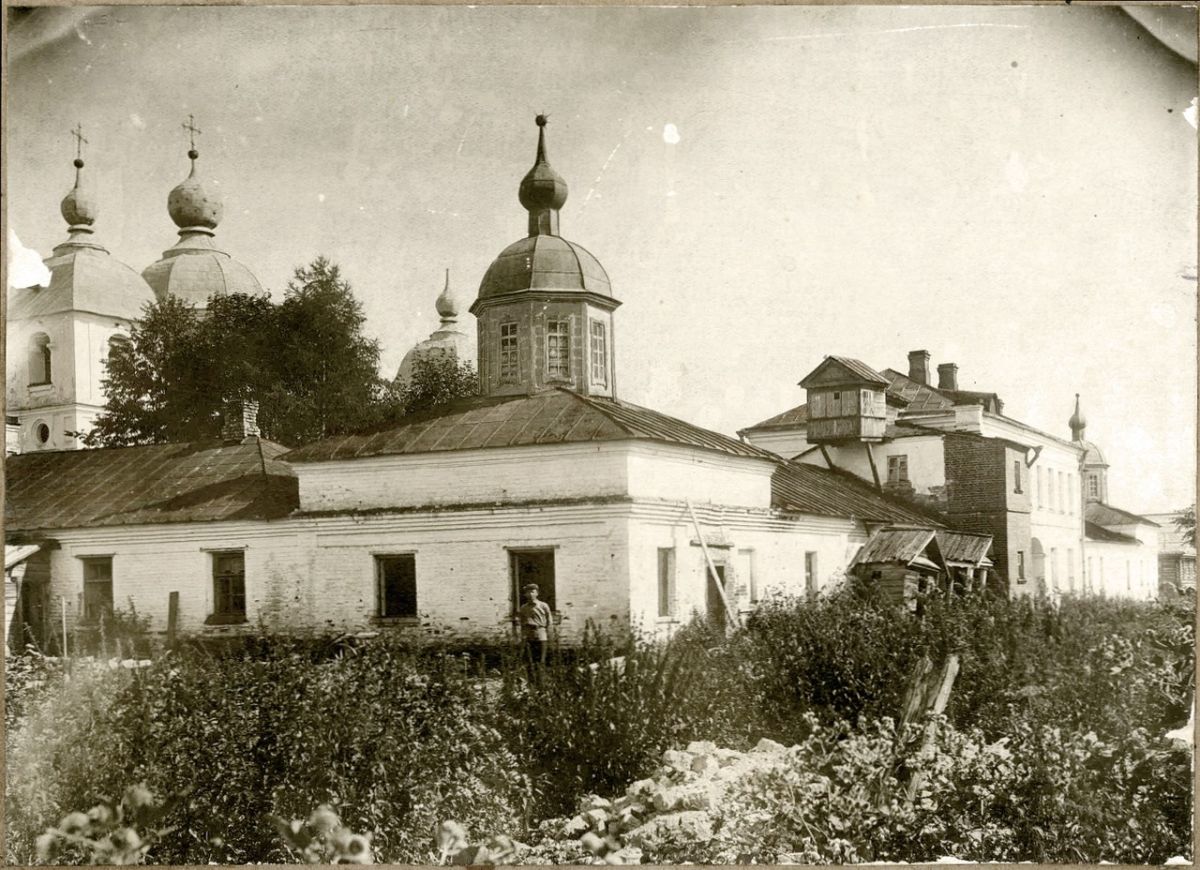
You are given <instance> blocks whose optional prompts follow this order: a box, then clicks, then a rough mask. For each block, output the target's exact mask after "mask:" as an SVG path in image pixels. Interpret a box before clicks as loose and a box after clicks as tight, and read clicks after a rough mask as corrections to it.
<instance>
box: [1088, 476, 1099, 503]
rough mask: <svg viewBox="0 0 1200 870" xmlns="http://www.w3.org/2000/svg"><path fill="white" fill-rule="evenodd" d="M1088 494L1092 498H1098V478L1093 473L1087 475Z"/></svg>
mask: <svg viewBox="0 0 1200 870" xmlns="http://www.w3.org/2000/svg"><path fill="white" fill-rule="evenodd" d="M1088 495H1089V496H1091V497H1092V498H1100V478H1099V477H1098V476H1096V475H1095V474H1089V475H1088Z"/></svg>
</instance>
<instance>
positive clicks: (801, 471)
mask: <svg viewBox="0 0 1200 870" xmlns="http://www.w3.org/2000/svg"><path fill="white" fill-rule="evenodd" d="M771 504H772V506H773V507H775V508H778V509H779V510H783V511H789V512H793V513H805V514H815V515H817V516H831V517H855V518H857V519H860V520H863V521H866V522H884V523H911V524H913V525H918V526H922V527H924V528H929V529H932V528H934V527H937V526H940V525H941V523H939V522H938V521H937V520H935V519H933V518H931V517H928V516H925V515H924V514H922V513H920V512H918V511H916V510H915V509H913V508H911V507H909V506H908V505H906V504H904V503H903V502H901V501H899V500H897V499H893V498H889V497H888V496H885V495H883V494H881V493H879V492H876V491H875V490H874V489H873V488H872V487H871V485H870V484H868V483H866V482H865V481H863V480H861V479H860V478H858V477H856V476H855V475H853V474H850V473H849V472H847V471H840V470H837V469H830V468H821V467H819V466H816V465H809V464H808V463H804V462H792V461H785V462H781V463H780V464H779V467H778V468H777V469H776V470H775V474H774V475H773V476H772V478H771Z"/></svg>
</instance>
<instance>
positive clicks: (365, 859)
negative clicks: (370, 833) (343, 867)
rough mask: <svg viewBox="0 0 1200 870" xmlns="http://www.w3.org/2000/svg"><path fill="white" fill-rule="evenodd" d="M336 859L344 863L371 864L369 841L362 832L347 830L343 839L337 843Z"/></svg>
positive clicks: (373, 860) (373, 861)
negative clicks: (354, 832)
mask: <svg viewBox="0 0 1200 870" xmlns="http://www.w3.org/2000/svg"><path fill="white" fill-rule="evenodd" d="M338 860H339V861H341V862H343V863H346V864H373V863H375V859H374V857H373V856H372V855H371V841H370V839H368V838H367V836H366V835H364V834H351V833H349V832H347V834H346V837H345V839H344V840H343V841H342V842H341V843H340V844H339V848H338Z"/></svg>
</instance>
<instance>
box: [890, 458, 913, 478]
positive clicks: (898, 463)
mask: <svg viewBox="0 0 1200 870" xmlns="http://www.w3.org/2000/svg"><path fill="white" fill-rule="evenodd" d="M907 482H908V454H907V453H901V454H899V455H897V456H889V457H888V483H907Z"/></svg>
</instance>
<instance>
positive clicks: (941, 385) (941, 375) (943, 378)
mask: <svg viewBox="0 0 1200 870" xmlns="http://www.w3.org/2000/svg"><path fill="white" fill-rule="evenodd" d="M938 389H939V390H957V389H958V366H957V365H955V364H954V363H942V364H941V365H939V366H938Z"/></svg>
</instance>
